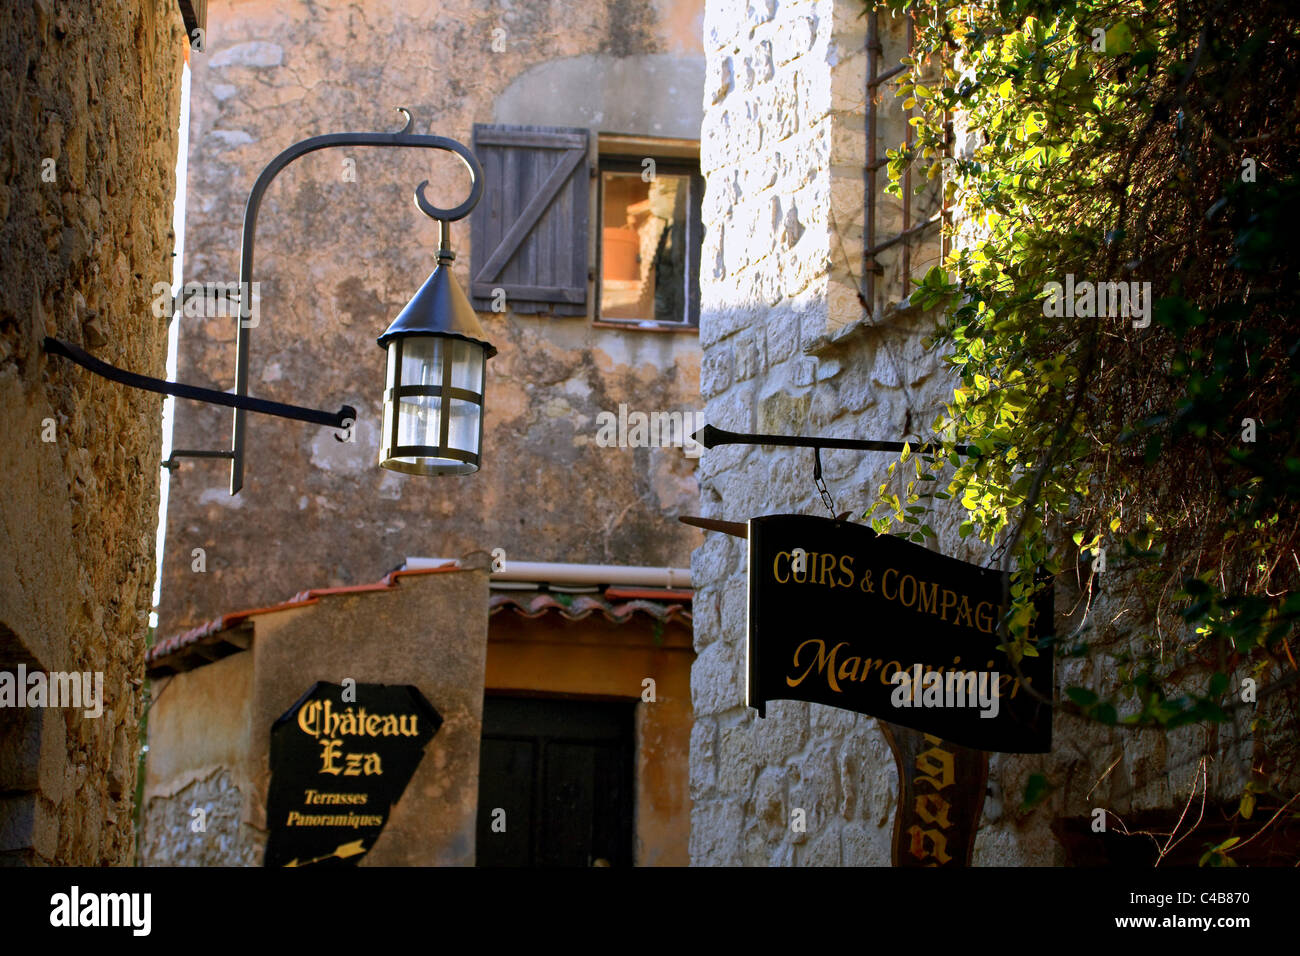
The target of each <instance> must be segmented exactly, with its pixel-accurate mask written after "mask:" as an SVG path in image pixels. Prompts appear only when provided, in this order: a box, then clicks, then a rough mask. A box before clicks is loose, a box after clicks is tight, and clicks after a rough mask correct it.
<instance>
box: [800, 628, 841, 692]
mask: <svg viewBox="0 0 1300 956" xmlns="http://www.w3.org/2000/svg"><path fill="white" fill-rule="evenodd" d="M809 644H816V645H817V656H816V657H815V658H813V661H812V663H811V664H809V665H808V667H807V669H805V670H804V672H803V674H801V675H800V676H799V679H798V680H794V679H792V678H790V677H787V678H786V679H785V682H786V684H788V685H789V686H790V687H798V686H799V685H800V684H802V683H803V682H804V678H806V677H807V676H808V675H809V674H811V673H812V671H813V668H814V667H815V668H816V669H817V673H819V674H821V673H823V672H824V673H825V674H826V683H827V684H829V685H830V688H831V690H833V691H835V693H837V694H838V693H840V685H839V684H838V683H837V682H836V680H835V655H837V654H838V653H839V652H840V648H841V647H848V646H849V645H848V641H841V642H840V643H838V644H836V645H835V647H833V648H832V649H831V652H830V653H829V654H827V653H826V642H825V641H822V640H819V639H818V638H815V637H814V638H810V639H809V640H806V641H804V642H803V643H802V644H800V645H799V646H798V647H796V648H795V649H794V661H793V662H792V666H794V667H798V666H799V654H800V652H801V651H802V650H803V649H804V648H805V647H807V646H808V645H809Z"/></svg>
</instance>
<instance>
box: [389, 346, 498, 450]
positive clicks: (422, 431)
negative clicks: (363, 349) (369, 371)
mask: <svg viewBox="0 0 1300 956" xmlns="http://www.w3.org/2000/svg"><path fill="white" fill-rule="evenodd" d="M399 342H400V345H399ZM399 351H400V354H401V362H400V367H399V363H398V360H397V356H398V353H399ZM485 362H486V356H485V354H484V350H483V348H482V346H480V345H478V344H476V343H473V342H467V341H465V340H464V339H457V338H445V337H442V336H433V335H411V336H406V337H403V338H402V339H400V340H396V339H395V340H392V341H390V342H389V344H388V376H387V379H388V388H389V389H394V388H403V389H404V388H409V387H412V386H418V387H425V388H431V389H437V390H439V391H440V390H441V389H442V388H443V385H444V383H446V382H447V371H448V370H447V369H446V367H445V363H450V370H449V371H450V384H451V388H452V389H463V390H464V391H465V392H469V393H471V395H472V396H474V397H476V398H477V401H475V400H472V398H471V397H470V396H465V395H462V396H460V397H453V396H452V395H446V396H444V395H441V394H437V395H401V396H397V397H390V398H388V399H387V400H386V401H385V402H384V416H383V439H382V442H383V447H382V450H381V453H380V463H381V464H382V465H383V466H384V467H386V468H390V469H393V470H395V471H402V472H407V473H409V474H426V475H437V474H457V475H464V474H469V473H471V472H474V471H477V470H478V464H477V462H478V456H479V449H480V445H481V443H482V436H483V431H482V419H483V409H482V404H481V403H482V394H483V378H484V371H485V370H484V365H485ZM444 409H445V410H447V411H448V412H449V415H450V417H449V420H448V422H447V439H446V444H445V445H444V444H443V443H442V424H443V422H442V416H443V412H444ZM394 414H396V415H397V428H396V434H395V435H394V431H393V417H392V416H393V415H394ZM410 446H421V447H422V452H423V453H422V454H413V453H410V452H406V453H403V452H400V451H399V449H402V448H409V447H410ZM466 457H468V458H469V459H470V460H464V459H465V458H466Z"/></svg>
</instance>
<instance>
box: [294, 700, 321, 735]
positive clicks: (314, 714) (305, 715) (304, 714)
mask: <svg viewBox="0 0 1300 956" xmlns="http://www.w3.org/2000/svg"><path fill="white" fill-rule="evenodd" d="M319 717H320V701H318V700H313V701H309V702H308V703H306V704H304V705H303V706H302V707H301V708H299V710H298V727H299V728H300V729H301V730H302V732H303V733H304V734H309V735H311V736H312V737H319V736H320V730H319V728H318V727H317V726H316V721H317V720H318V719H319Z"/></svg>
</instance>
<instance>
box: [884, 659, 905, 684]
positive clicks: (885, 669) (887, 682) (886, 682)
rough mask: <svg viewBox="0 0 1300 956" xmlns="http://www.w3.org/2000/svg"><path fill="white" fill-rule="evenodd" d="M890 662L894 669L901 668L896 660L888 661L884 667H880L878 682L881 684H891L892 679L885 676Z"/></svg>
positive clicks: (898, 669)
mask: <svg viewBox="0 0 1300 956" xmlns="http://www.w3.org/2000/svg"><path fill="white" fill-rule="evenodd" d="M891 664H892V665H893V667H894V670H895V671H900V670H902V668H901V667H900V666H899V664H898V661H890V662H889V663H888V664H886V665H885V666H884V667H882V668H880V683H882V684H892V683H893V681H892V680H890V679H889V678H888V677H886V676H885V675H886V673H887V672H888V671H889V667H890V665H891Z"/></svg>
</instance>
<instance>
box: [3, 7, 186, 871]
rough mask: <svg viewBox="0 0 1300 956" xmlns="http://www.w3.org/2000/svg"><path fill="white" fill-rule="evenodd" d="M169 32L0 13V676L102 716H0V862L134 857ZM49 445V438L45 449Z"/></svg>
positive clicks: (166, 230)
mask: <svg viewBox="0 0 1300 956" xmlns="http://www.w3.org/2000/svg"><path fill="white" fill-rule="evenodd" d="M184 51H185V34H184V27H183V25H182V22H181V16H180V13H179V10H178V9H177V6H176V4H175V3H174V2H172V0H143V2H139V3H123V2H114V3H95V4H80V3H76V4H74V3H53V2H49V0H37V2H33V3H21V4H19V3H8V4H5V5H4V6H3V9H0V115H3V116H5V117H6V118H7V122H8V124H9V125H8V134H7V136H6V137H5V144H6V145H5V147H4V148H3V149H0V169H2V172H3V176H2V177H0V222H2V223H3V225H0V256H3V263H4V264H3V270H2V271H3V274H4V277H5V279H4V282H3V284H2V285H0V408H3V409H4V416H5V429H6V433H7V438H6V440H5V441H4V442H2V443H0V474H3V475H4V479H5V494H4V495H3V496H0V666H2V667H5V668H9V667H12V666H13V665H17V664H19V663H23V664H26V665H27V666H28V667H29V668H36V669H41V670H45V671H53V670H60V671H63V670H67V671H70V670H76V671H80V672H90V673H92V674H93V673H95V672H99V673H102V674H103V687H104V697H105V701H104V711H103V714H102V716H100V717H98V718H87V717H84V716H83V712H82V711H81V710H74V709H71V708H68V709H59V710H56V709H47V710H44V711H40V712H36V711H29V710H25V711H11V710H5V711H3V712H0V793H3V794H4V796H3V797H0V861H3V862H28V863H37V862H39V863H55V864H79V865H103V864H125V863H129V862H130V861H131V859H132V854H133V844H134V835H133V829H132V819H131V801H132V792H133V789H134V786H135V779H136V757H137V753H138V739H137V738H138V735H137V724H138V721H139V717H140V711H141V692H140V682H141V679H142V678H143V676H144V675H143V655H144V645H145V632H146V626H147V622H148V613H149V607H150V604H151V591H152V584H153V575H154V533H155V528H156V526H157V513H158V474H159V471H158V462H159V447H160V440H161V429H160V414H161V398H160V397H159V396H157V395H152V394H147V393H144V392H138V391H133V390H131V389H127V388H124V387H122V386H120V385H117V384H114V383H111V382H107V381H104V380H102V379H98V378H95V377H93V376H91V375H90V374H89V373H88V372H85V371H83V370H82V369H80V368H77V367H75V366H73V365H71V364H70V363H67V362H65V361H64V360H63V359H59V358H51V357H46V356H45V355H43V353H42V351H41V340H42V338H43V337H44V336H46V335H51V336H56V337H59V338H62V339H65V340H67V341H70V342H72V343H74V344H77V345H81V346H82V347H84V348H86V349H88V350H90V351H92V352H94V353H95V354H96V355H97V356H99V357H100V358H102V359H104V360H105V361H108V362H111V363H114V364H117V365H120V366H125V367H127V368H130V369H132V370H135V371H139V372H143V373H145V374H150V375H156V376H161V375H162V374H163V371H164V364H165V359H166V351H167V327H166V324H165V322H164V321H160V320H159V319H157V318H155V317H154V315H153V314H152V312H151V310H150V307H149V304H150V298H151V292H150V290H151V289H152V287H153V285H154V283H155V282H160V281H161V282H169V281H170V279H171V268H172V266H171V261H172V260H171V255H170V254H171V252H172V244H173V242H172V235H171V218H172V199H173V194H174V190H175V182H174V180H175V172H174V171H175V166H176V150H177V136H178V129H177V126H178V117H179V105H180V73H181V68H182V63H183V60H184V55H185V54H184ZM45 439H49V440H45Z"/></svg>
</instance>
